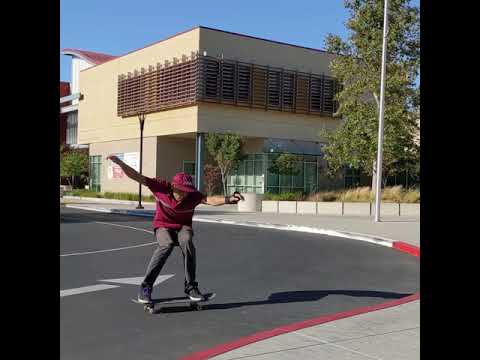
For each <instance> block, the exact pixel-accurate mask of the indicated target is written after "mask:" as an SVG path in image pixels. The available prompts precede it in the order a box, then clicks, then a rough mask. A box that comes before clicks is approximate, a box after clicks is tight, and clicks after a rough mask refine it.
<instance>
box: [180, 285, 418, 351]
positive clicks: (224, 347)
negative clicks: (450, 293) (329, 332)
mask: <svg viewBox="0 0 480 360" xmlns="http://www.w3.org/2000/svg"><path fill="white" fill-rule="evenodd" d="M418 299H420V293H415V294H413V295H410V296H406V297H404V298H401V299H398V300H393V301H388V302H386V303H383V304H378V305H373V306H366V307H361V308H358V309H353V310H350V311H345V312H339V313H336V314H331V315H324V316H320V317H317V318H313V319H309V320H305V321H301V322H298V323H293V324H289V325H285V326H281V327H278V328H275V329H271V330H267V331H262V332H259V333H256V334H253V335H250V336H246V337H243V338H240V339H237V340H234V341H232V342H229V343H226V344H221V345H218V346H215V347H213V348H211V349H207V350H203V351H199V352H196V353H194V354H191V355H187V356H185V357H183V358H181V359H180V360H204V359H209V358H211V357H213V356H216V355H220V354H223V353H225V352H227V351H231V350H234V349H237V348H239V347H242V346H245V345H248V344H251V343H254V342H257V341H261V340H265V339H268V338H271V337H274V336H278V335H281V334H285V333H289V332H292V331H296V330H300V329H304V328H307V327H310V326H314V325H319V324H324V323H327V322H330V321H335V320H340V319H344V318H347V317H351V316H355V315H360V314H365V313H369V312H373V311H377V310H382V309H386V308H390V307H394V306H398V305H402V304H406V303H408V302H411V301H415V300H418Z"/></svg>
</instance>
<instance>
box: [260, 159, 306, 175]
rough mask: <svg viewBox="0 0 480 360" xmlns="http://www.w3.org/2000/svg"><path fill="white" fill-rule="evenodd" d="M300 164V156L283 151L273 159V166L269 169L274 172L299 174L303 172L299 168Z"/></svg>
mask: <svg viewBox="0 0 480 360" xmlns="http://www.w3.org/2000/svg"><path fill="white" fill-rule="evenodd" d="M298 165H299V158H298V156H296V155H293V154H289V153H283V154H280V155H279V156H278V157H277V158H276V159H275V160H274V161H273V164H272V166H270V167H269V168H268V170H269V171H270V172H272V173H274V174H279V175H293V176H297V175H298V174H300V172H301V171H300V169H299V168H298Z"/></svg>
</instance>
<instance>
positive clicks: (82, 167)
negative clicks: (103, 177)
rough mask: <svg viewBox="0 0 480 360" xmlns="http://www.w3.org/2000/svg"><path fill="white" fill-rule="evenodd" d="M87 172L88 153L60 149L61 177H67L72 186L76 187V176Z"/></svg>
mask: <svg viewBox="0 0 480 360" xmlns="http://www.w3.org/2000/svg"><path fill="white" fill-rule="evenodd" d="M87 172H88V153H87V152H86V151H84V150H78V149H64V148H63V147H60V176H62V177H67V179H68V182H69V184H70V186H72V187H73V186H74V185H75V180H74V179H75V176H80V175H83V174H85V173H87ZM70 179H71V181H70Z"/></svg>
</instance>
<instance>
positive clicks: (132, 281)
mask: <svg viewBox="0 0 480 360" xmlns="http://www.w3.org/2000/svg"><path fill="white" fill-rule="evenodd" d="M173 276H175V274H168V275H160V276H159V277H158V278H157V280H156V281H155V284H154V285H153V286H157V285H158V284H160V283H162V282H164V281H165V280H168V279H170V278H171V277H173ZM143 279H144V277H143V276H142V277H129V278H120V279H105V280H98V281H104V282H111V283H118V284H129V285H140V284H141V283H142V281H143ZM118 287H120V286H118V285H107V284H98V285H91V286H83V287H79V288H75V289H67V290H60V297H64V296H70V295H78V294H83V293H89V292H94V291H101V290H107V289H113V288H118Z"/></svg>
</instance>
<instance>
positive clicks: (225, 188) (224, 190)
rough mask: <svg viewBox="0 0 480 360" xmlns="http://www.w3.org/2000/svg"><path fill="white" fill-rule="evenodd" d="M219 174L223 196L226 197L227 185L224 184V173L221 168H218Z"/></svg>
mask: <svg viewBox="0 0 480 360" xmlns="http://www.w3.org/2000/svg"><path fill="white" fill-rule="evenodd" d="M220 172H221V174H222V184H223V196H227V184H226V183H225V172H224V171H223V169H222V168H220Z"/></svg>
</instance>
